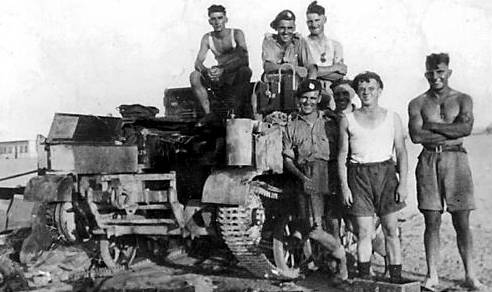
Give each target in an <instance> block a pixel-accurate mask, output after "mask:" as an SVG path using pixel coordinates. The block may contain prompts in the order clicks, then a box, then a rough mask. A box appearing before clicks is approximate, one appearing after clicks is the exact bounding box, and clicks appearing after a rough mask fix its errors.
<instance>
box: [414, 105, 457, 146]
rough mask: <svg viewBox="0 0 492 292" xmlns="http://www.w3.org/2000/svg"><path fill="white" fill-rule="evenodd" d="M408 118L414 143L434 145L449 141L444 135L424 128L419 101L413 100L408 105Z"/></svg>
mask: <svg viewBox="0 0 492 292" xmlns="http://www.w3.org/2000/svg"><path fill="white" fill-rule="evenodd" d="M408 116H409V120H408V130H409V133H410V138H411V139H412V142H413V143H416V144H433V143H439V142H444V141H446V140H448V137H446V136H444V135H441V134H438V133H434V132H432V131H430V130H427V129H424V128H423V125H424V121H423V118H422V113H421V104H420V103H419V102H418V99H414V100H412V101H411V102H410V104H409V105H408Z"/></svg>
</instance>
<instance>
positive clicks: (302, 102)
mask: <svg viewBox="0 0 492 292" xmlns="http://www.w3.org/2000/svg"><path fill="white" fill-rule="evenodd" d="M320 93H321V84H320V83H319V81H317V80H310V79H307V80H305V81H302V82H301V83H300V85H299V88H298V90H297V98H298V102H299V106H300V112H299V113H298V114H296V115H294V117H293V118H292V120H290V121H289V122H288V123H287V126H286V128H285V132H284V135H283V156H284V163H285V167H286V169H287V170H288V171H289V172H291V173H292V174H293V175H294V176H295V177H297V178H298V179H299V181H300V184H301V185H302V190H299V191H298V192H297V194H296V196H297V200H298V205H299V212H300V217H301V219H302V220H306V219H308V217H311V218H312V219H313V220H312V221H313V225H314V226H313V227H314V228H313V230H312V231H311V233H310V235H309V236H310V237H311V238H313V239H314V240H317V241H318V242H320V244H322V245H323V246H324V247H326V248H327V249H328V250H329V251H330V253H331V254H332V255H333V257H335V258H336V259H338V260H339V261H340V266H339V269H340V273H339V277H340V278H342V279H346V278H347V277H348V273H347V265H346V258H345V250H344V248H343V246H342V245H341V244H340V242H339V240H338V239H336V238H334V237H333V236H331V235H330V234H329V233H326V232H324V231H323V230H322V218H323V216H324V199H325V196H326V195H327V194H328V193H329V187H328V160H329V158H330V147H329V142H328V136H327V123H326V122H327V120H326V118H325V117H324V114H323V112H322V111H318V103H319V102H320V100H321V96H320ZM309 209H310V210H311V212H310V213H311V214H309V215H308V212H309V211H307V210H309Z"/></svg>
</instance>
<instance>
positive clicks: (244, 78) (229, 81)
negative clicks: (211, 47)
mask: <svg viewBox="0 0 492 292" xmlns="http://www.w3.org/2000/svg"><path fill="white" fill-rule="evenodd" d="M251 74H252V72H251V69H249V67H246V66H244V67H240V68H238V69H237V70H236V71H234V72H229V73H224V74H223V75H222V77H221V78H220V80H218V81H211V80H210V78H209V77H208V75H207V74H206V73H202V75H201V81H202V84H203V86H205V87H207V88H211V89H212V90H213V91H214V93H215V95H216V96H217V97H220V98H219V99H220V100H210V107H211V109H212V111H213V112H215V113H223V114H224V113H225V114H227V113H229V112H230V111H231V110H232V111H233V113H234V114H235V115H236V117H247V118H251V117H252V108H251V98H250V85H249V82H250V79H251Z"/></svg>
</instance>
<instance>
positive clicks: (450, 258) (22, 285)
mask: <svg viewBox="0 0 492 292" xmlns="http://www.w3.org/2000/svg"><path fill="white" fill-rule="evenodd" d="M465 146H466V148H467V149H468V152H469V153H470V156H469V157H470V163H471V166H472V172H473V175H474V182H475V195H476V202H477V206H478V208H477V210H476V211H474V212H473V213H472V216H471V226H472V229H473V233H474V243H475V256H474V259H475V263H476V271H477V275H478V277H479V278H480V280H481V281H482V282H483V283H484V284H486V285H487V286H488V287H491V288H490V289H488V290H485V291H492V247H491V245H490V242H492V214H491V213H490V210H492V196H491V195H490V194H491V193H492V179H491V176H490V173H491V171H492V157H491V156H489V155H487V154H486V153H487V152H488V150H489V149H491V148H492V136H486V135H482V136H473V137H470V138H468V139H467V141H466V143H465ZM408 150H409V160H410V166H411V172H412V173H413V169H414V167H415V164H416V159H417V155H418V152H419V147H418V146H416V145H409V146H408ZM411 178H412V180H411V181H410V184H409V190H410V196H409V199H408V206H407V208H406V209H405V210H403V211H402V213H401V218H403V219H405V220H406V221H405V222H404V223H402V225H401V227H402V235H403V236H402V250H403V259H404V265H403V269H404V273H405V276H406V277H408V278H411V279H414V280H422V279H423V278H424V275H425V273H426V267H425V254H424V247H423V230H424V224H423V217H422V216H421V215H420V213H419V212H418V211H417V208H416V202H415V181H414V176H413V174H412V175H411ZM66 252H67V251H65V254H64V256H63V257H62V258H59V260H58V262H56V263H53V262H51V263H49V261H50V260H49V259H48V258H47V259H45V260H46V261H45V262H41V263H38V265H37V266H35V267H31V268H30V269H27V268H26V267H21V266H20V265H18V264H17V263H16V261H17V259H16V257H15V252H14V251H13V249H11V248H10V247H8V246H6V245H3V246H0V271H1V272H2V274H3V275H4V278H3V282H4V283H3V285H0V291H9V290H8V285H7V284H8V283H9V282H10V283H11V284H12V285H13V286H11V288H13V291H19V290H27V289H37V291H72V290H74V291H111V290H112V291H115V290H123V289H126V290H127V291H136V290H135V289H136V288H138V289H155V290H151V291H352V290H353V289H352V288H351V286H350V285H348V284H346V285H341V286H338V287H334V285H333V283H332V281H331V279H330V278H329V277H327V274H326V273H324V272H314V273H312V274H309V275H307V277H306V278H305V279H303V280H299V281H296V282H295V283H294V282H287V283H281V282H278V281H270V280H259V279H254V278H251V277H250V276H249V274H248V273H247V272H246V271H244V270H242V269H240V268H238V267H237V266H235V265H234V262H233V261H214V260H212V259H207V260H204V259H201V260H197V259H195V258H193V257H181V258H179V259H177V262H176V264H175V265H162V264H159V265H157V264H155V263H152V262H149V261H143V262H142V263H141V264H140V265H137V267H136V268H134V269H133V270H131V271H122V272H120V273H117V274H115V275H113V276H112V277H105V278H98V279H95V280H94V279H85V280H79V281H77V282H68V281H67V278H66V276H67V275H65V274H63V273H66V274H69V272H70V271H67V269H68V270H70V267H69V266H67V265H69V263H71V264H72V265H73V266H77V267H78V268H80V269H82V268H83V267H84V266H86V265H89V264H90V263H89V261H90V260H89V258H88V257H87V258H84V257H83V256H82V258H79V257H77V256H76V254H77V251H74V250H69V251H68V252H69V255H70V256H72V258H71V257H70V256H69V257H68V259H69V260H70V261H68V262H67V256H66V255H67V254H66ZM58 256H59V255H58ZM53 258H57V257H56V256H53ZM60 262H63V263H64V265H65V269H60V266H63V265H61V264H60ZM74 262H75V264H74ZM376 263H379V264H380V263H381V261H380V259H379V260H378V261H376ZM50 264H51V265H52V266H53V265H55V266H56V267H57V268H58V270H56V269H55V270H53V271H52V272H51V273H49V272H46V271H49V267H50ZM439 267H440V268H439V272H440V275H441V280H442V287H441V288H442V289H441V291H466V289H464V288H463V287H462V286H461V284H462V282H461V281H462V279H463V277H464V271H463V268H462V263H461V260H460V258H459V255H458V251H457V248H456V238H455V233H454V230H453V227H452V224H451V218H450V215H449V214H447V213H445V214H444V215H443V224H442V229H441V258H440V262H439ZM380 270H381V266H380V265H379V266H376V271H380ZM39 271H43V273H41V274H40V273H39ZM64 277H65V278H64ZM0 280H1V279H0ZM50 281H51V282H50ZM63 281H65V282H63ZM0 282H1V281H0ZM16 285H17V286H16ZM172 289H174V290H172Z"/></svg>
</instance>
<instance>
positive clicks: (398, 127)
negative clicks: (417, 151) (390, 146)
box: [394, 114, 408, 202]
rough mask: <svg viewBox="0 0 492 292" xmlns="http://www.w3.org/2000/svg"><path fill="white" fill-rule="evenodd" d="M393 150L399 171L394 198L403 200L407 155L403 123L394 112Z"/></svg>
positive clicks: (405, 195) (405, 193) (405, 185)
mask: <svg viewBox="0 0 492 292" xmlns="http://www.w3.org/2000/svg"><path fill="white" fill-rule="evenodd" d="M394 125H395V152H396V165H397V167H398V173H399V183H398V188H397V190H396V197H395V200H396V201H397V202H403V201H404V200H405V199H406V197H407V181H408V155H407V148H406V146H405V136H404V134H403V125H402V122H401V119H400V117H399V116H398V115H397V114H395V117H394Z"/></svg>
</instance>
